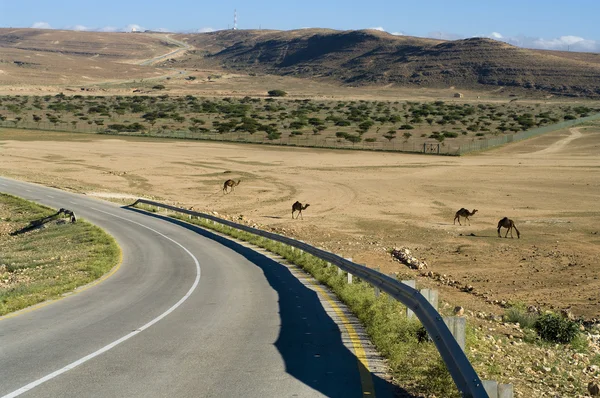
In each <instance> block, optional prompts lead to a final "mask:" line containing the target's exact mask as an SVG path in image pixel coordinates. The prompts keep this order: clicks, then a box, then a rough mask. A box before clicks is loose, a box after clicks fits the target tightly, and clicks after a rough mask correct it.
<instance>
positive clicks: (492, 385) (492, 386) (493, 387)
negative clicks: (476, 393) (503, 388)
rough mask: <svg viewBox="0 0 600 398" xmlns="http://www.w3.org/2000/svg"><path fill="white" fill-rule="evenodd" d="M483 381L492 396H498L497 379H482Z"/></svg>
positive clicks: (496, 397) (484, 386)
mask: <svg viewBox="0 0 600 398" xmlns="http://www.w3.org/2000/svg"><path fill="white" fill-rule="evenodd" d="M481 382H482V383H483V388H484V389H485V392H487V394H488V395H489V397H490V398H498V382H497V381H496V380H482V381H481Z"/></svg>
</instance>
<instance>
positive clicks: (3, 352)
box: [0, 177, 392, 398]
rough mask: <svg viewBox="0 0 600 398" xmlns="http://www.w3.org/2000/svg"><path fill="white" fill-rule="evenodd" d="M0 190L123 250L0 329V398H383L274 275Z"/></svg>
mask: <svg viewBox="0 0 600 398" xmlns="http://www.w3.org/2000/svg"><path fill="white" fill-rule="evenodd" d="M0 192H3V193H8V194H12V195H16V196H20V197H23V198H25V199H29V200H33V201H35V202H38V203H41V204H44V205H48V206H52V207H54V208H60V207H65V208H68V209H71V210H73V211H74V212H75V213H76V214H77V216H78V217H79V218H84V219H86V220H87V221H90V222H92V223H94V224H96V225H98V226H99V227H101V228H103V229H105V230H106V231H107V232H108V233H110V234H111V235H112V236H113V237H114V238H115V239H116V240H117V242H118V243H119V246H120V247H121V249H122V252H123V261H122V263H121V265H120V266H119V267H118V269H116V272H114V274H112V275H111V276H110V277H108V278H107V279H106V280H104V281H102V282H101V283H98V284H96V285H95V286H92V287H90V288H87V289H81V290H82V291H81V292H76V293H75V294H71V295H68V296H67V297H65V298H62V299H60V300H57V301H53V302H50V303H47V304H45V305H40V306H37V307H34V308H31V309H27V310H24V311H22V312H20V313H16V314H12V315H8V316H5V317H3V318H0V397H3V398H7V397H16V396H23V397H170V398H173V397H316V396H328V397H363V396H369V397H374V396H377V397H387V396H390V395H391V390H392V386H391V384H390V383H389V382H388V381H387V380H384V378H382V377H380V375H379V374H377V373H376V372H371V371H370V370H369V369H371V368H369V367H368V366H367V367H365V366H362V367H361V365H360V362H359V361H357V356H356V355H355V352H354V351H355V348H356V347H357V345H356V343H357V342H356V341H353V344H350V343H349V341H348V340H350V339H347V338H346V337H345V334H344V332H343V330H344V325H341V323H343V321H340V319H337V317H336V316H334V311H332V310H331V305H334V306H335V303H333V304H332V303H331V302H328V301H327V300H321V298H320V295H318V294H317V293H316V292H315V291H314V290H312V289H310V288H309V287H308V286H307V284H305V283H303V282H302V281H301V280H299V279H297V278H296V277H295V276H294V275H293V273H292V272H291V271H290V269H289V268H288V267H286V266H283V265H281V264H279V263H277V262H276V261H274V260H271V259H269V258H267V257H265V256H264V255H262V254H260V253H256V252H254V251H251V250H250V249H248V248H247V247H245V246H242V245H240V244H238V243H235V242H232V241H229V240H227V239H224V238H221V237H218V236H215V235H213V234H211V233H210V232H206V231H202V230H200V229H197V228H195V227H192V226H189V225H187V224H184V223H181V222H178V221H170V220H168V219H165V218H164V217H161V216H158V215H147V214H143V213H141V212H139V211H137V210H134V209H127V208H122V207H119V206H118V205H116V204H113V203H109V202H104V201H100V200H96V199H92V198H89V197H86V196H85V195H79V194H73V193H69V192H64V191H60V190H57V189H54V188H48V187H43V186H40V185H35V184H29V183H25V182H20V181H15V180H11V179H7V178H2V177H0ZM342 318H345V317H342ZM360 339H361V340H363V339H364V337H362V336H361V337H360ZM352 340H356V338H354V339H352ZM358 343H359V345H360V342H358ZM364 344H365V345H366V344H367V342H364ZM371 370H372V369H371Z"/></svg>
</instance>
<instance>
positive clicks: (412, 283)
mask: <svg viewBox="0 0 600 398" xmlns="http://www.w3.org/2000/svg"><path fill="white" fill-rule="evenodd" d="M400 282H402V283H404V284H405V285H406V286H410V287H412V288H413V289H416V288H417V281H416V280H414V279H409V280H405V281H400ZM414 316H415V313H414V312H413V310H411V309H410V308H408V307H406V317H407V318H408V319H412V318H414Z"/></svg>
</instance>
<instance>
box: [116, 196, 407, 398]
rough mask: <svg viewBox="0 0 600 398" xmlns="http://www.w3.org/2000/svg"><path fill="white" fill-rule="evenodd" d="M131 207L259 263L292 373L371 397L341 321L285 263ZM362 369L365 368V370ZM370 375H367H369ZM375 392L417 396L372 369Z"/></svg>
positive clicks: (327, 389) (320, 386)
mask: <svg viewBox="0 0 600 398" xmlns="http://www.w3.org/2000/svg"><path fill="white" fill-rule="evenodd" d="M124 208H125V209H128V210H130V211H133V212H136V213H140V214H144V215H147V216H149V217H154V218H159V219H161V220H165V221H168V222H171V223H173V224H177V225H179V226H181V227H183V228H186V229H188V230H191V231H194V232H196V233H197V234H199V235H201V236H203V237H205V238H208V239H211V240H213V241H216V242H218V243H220V244H222V245H223V246H225V247H227V248H229V249H231V250H233V251H235V252H236V253H238V254H240V255H242V256H243V257H245V258H246V259H248V260H249V261H250V262H252V263H253V264H255V265H256V266H257V267H259V268H260V269H261V270H262V271H263V273H264V275H265V277H266V279H267V281H268V282H269V284H270V285H271V287H272V288H273V289H274V290H275V291H276V292H277V294H278V296H279V314H280V317H281V329H280V331H279V336H278V338H277V341H276V342H275V346H276V347H277V349H278V351H279V353H280V355H281V357H282V359H283V360H284V362H285V368H286V371H287V373H288V374H290V375H291V376H293V377H295V378H296V379H297V380H299V381H301V382H302V383H304V384H306V385H308V386H310V387H311V388H313V389H314V390H316V391H318V392H319V393H321V394H323V395H325V396H327V397H340V398H341V397H344V398H351V397H363V396H370V397H373V395H372V394H369V393H368V391H367V390H368V389H364V387H365V386H368V384H369V383H368V380H367V382H364V381H363V382H361V377H360V372H359V366H362V364H361V363H360V362H359V361H358V359H357V357H356V355H355V354H354V353H353V352H352V351H350V350H349V349H348V348H346V346H345V345H344V343H343V341H342V334H341V332H340V329H339V327H338V325H337V324H336V323H335V322H334V321H333V319H332V318H331V317H330V316H329V314H328V313H327V311H326V310H325V308H323V305H322V303H321V301H320V300H319V298H318V296H317V294H316V293H315V292H314V291H313V290H311V289H309V288H307V287H306V286H304V284H302V283H301V282H300V281H299V280H298V279H297V278H296V277H295V276H294V275H293V274H292V273H291V272H290V271H289V270H288V269H287V268H286V267H284V266H282V265H281V264H279V263H277V262H276V261H274V260H272V259H270V258H268V257H266V256H264V255H263V254H260V253H257V252H255V251H253V250H251V249H249V248H247V247H244V246H242V245H240V244H238V243H236V242H234V241H231V240H229V239H227V238H225V237H221V236H219V235H216V234H214V233H212V232H210V231H207V230H204V229H202V228H199V227H196V226H194V225H191V224H188V223H186V222H184V221H180V220H176V219H173V218H170V217H166V216H162V215H158V214H152V213H147V212H145V211H141V210H138V209H135V208H131V207H124ZM362 370H363V371H364V370H366V369H364V368H363V369H362ZM367 379H368V377H367ZM371 379H372V386H374V389H375V395H374V397H378V398H382V397H393V396H395V397H415V396H414V395H412V394H409V393H408V392H407V391H406V390H404V389H401V388H399V387H398V386H395V385H393V384H392V383H390V382H389V381H388V380H385V379H383V378H381V377H379V376H378V375H375V374H372V373H371Z"/></svg>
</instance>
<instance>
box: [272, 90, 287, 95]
mask: <svg viewBox="0 0 600 398" xmlns="http://www.w3.org/2000/svg"><path fill="white" fill-rule="evenodd" d="M267 94H269V97H285V96H286V95H287V93H286V92H285V91H283V90H270V91H268V92H267Z"/></svg>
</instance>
